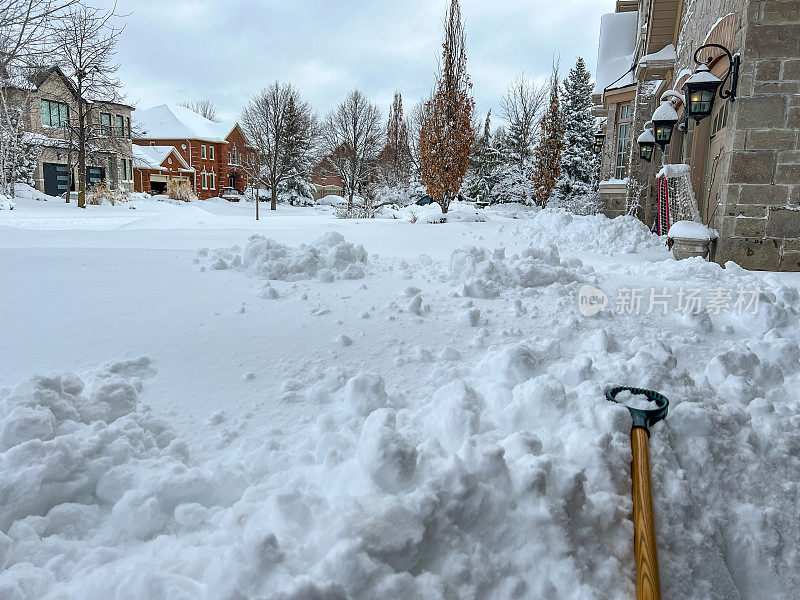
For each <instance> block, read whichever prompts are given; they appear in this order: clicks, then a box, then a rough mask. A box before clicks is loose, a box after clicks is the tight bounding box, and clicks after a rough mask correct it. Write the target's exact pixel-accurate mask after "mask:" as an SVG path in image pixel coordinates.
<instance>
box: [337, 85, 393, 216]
mask: <svg viewBox="0 0 800 600" xmlns="http://www.w3.org/2000/svg"><path fill="white" fill-rule="evenodd" d="M380 120H381V112H380V110H379V109H378V107H377V106H375V105H374V104H372V103H371V102H370V101H369V100H367V98H366V96H364V94H362V93H361V92H360V91H358V90H353V91H352V92H350V94H348V96H347V98H345V100H344V101H343V102H342V103H341V104H340V105H339V106H338V107H337V108H336V109H335V110H333V111H332V112H331V113H330V114H328V116H327V118H326V119H325V124H324V126H323V128H322V145H323V149H324V151H325V153H326V154H327V159H328V162H329V163H330V164H331V165H332V167H333V169H334V171H335V172H336V174H337V175H339V177H340V178H341V180H342V183H343V185H344V189H345V191H346V193H347V205H348V207H350V208H352V206H353V196H354V195H355V193H356V191H358V190H360V189H362V188H363V187H364V186H365V185H366V184H367V183H368V182H369V181H370V179H371V177H372V175H373V173H374V170H375V164H376V162H377V159H378V153H379V152H380V150H381V142H382V138H383V136H382V135H381V133H382V132H381V129H382V128H381V123H380Z"/></svg>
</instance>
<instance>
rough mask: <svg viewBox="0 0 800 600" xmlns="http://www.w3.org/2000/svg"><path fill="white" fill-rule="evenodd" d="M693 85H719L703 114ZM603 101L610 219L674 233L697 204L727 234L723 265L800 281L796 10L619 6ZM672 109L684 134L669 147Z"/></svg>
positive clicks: (603, 43)
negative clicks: (662, 117)
mask: <svg viewBox="0 0 800 600" xmlns="http://www.w3.org/2000/svg"><path fill="white" fill-rule="evenodd" d="M695 59H697V61H696V60H695ZM700 63H705V64H704V66H702V67H701V65H700ZM700 71H702V73H701V72H700ZM698 73H699V74H698ZM690 78H692V80H691V81H690V82H689V83H690V85H692V84H694V83H696V82H701V81H702V82H709V81H712V82H713V81H717V82H721V83H720V85H719V87H718V88H717V89H716V91H715V92H714V93H712V94H711V95H710V96H709V97H707V98H705V100H704V103H703V102H700V99H701V97H700V96H698V95H697V92H692V93H691V94H688V93H687V91H688V90H689V88H687V87H686V83H687V81H688V80H690ZM692 89H699V88H692ZM730 91H732V92H733V94H729V92H730ZM720 92H724V93H720ZM662 98H666V99H665V100H664V101H663V102H662ZM594 101H595V107H594V111H593V112H594V114H595V116H596V117H598V118H599V119H600V129H601V130H600V131H599V132H598V133H600V134H604V135H605V137H604V138H603V137H600V136H598V140H602V143H601V144H598V145H597V148H598V150H599V151H600V153H601V159H602V166H601V179H602V181H601V183H600V186H599V190H600V198H601V201H602V204H603V207H604V212H605V214H606V215H607V216H611V217H613V216H616V215H620V214H625V213H630V214H636V215H637V216H638V217H639V218H640V219H641V220H642V221H644V222H645V224H647V225H648V226H652V227H653V229H654V230H660V231H661V230H663V231H666V230H668V227H666V228H665V227H663V226H664V225H667V226H668V225H669V224H670V219H674V218H675V217H676V214H675V210H676V204H677V202H676V201H677V200H680V202H682V203H685V202H688V203H690V205H691V206H690V208H691V209H692V210H691V211H690V212H692V213H694V214H695V215H696V218H697V219H699V220H701V221H702V222H703V223H705V224H706V225H708V226H710V227H712V228H714V229H716V231H717V232H718V234H719V239H718V241H717V246H716V253H715V257H714V260H716V261H717V262H719V263H720V264H724V263H725V262H727V261H734V262H736V263H738V264H739V265H741V266H743V267H745V268H750V269H768V270H791V271H798V270H800V11H798V2H796V1H788V2H778V1H767V0H714V1H713V2H711V1H700V0H618V1H617V3H616V10H615V12H614V13H611V14H607V15H604V16H603V17H602V19H601V22H600V40H599V44H598V55H597V72H596V87H595V94H594ZM687 102H689V103H690V104H691V105H692V107H693V109H692V110H695V109H697V110H700V109H703V110H705V111H706V112H704V113H702V114H700V113H697V112H695V113H693V115H692V116H691V117H690V116H689V112H690V111H689V110H688V109H687ZM665 103H666V104H669V108H664V109H663V110H661V111H660V113H661V114H666V113H669V114H670V115H676V116H677V122H676V123H675V124H674V127H672V129H671V137H670V136H665V138H664V139H662V140H661V141H660V142H664V141H666V143H660V142H658V141H656V138H654V137H653V136H652V125H653V121H659V118H657V115H658V114H659V113H656V109H660V108H661V107H663V106H665ZM673 110H674V112H673ZM646 125H647V126H651V129H648V130H647V131H646V127H645V126H646ZM664 131H666V130H664ZM648 132H651V133H650V134H649V137H648ZM651 139H652V140H654V141H656V143H653V142H651V141H649V140H651ZM640 141H641V142H644V143H645V145H644V146H643V150H640V147H639V142H640ZM647 143H649V144H651V145H650V147H649V149H648V147H647ZM653 148H655V149H653ZM662 148H663V151H662ZM664 164H668V165H671V166H670V167H669V168H667V169H665V168H663V165H664Z"/></svg>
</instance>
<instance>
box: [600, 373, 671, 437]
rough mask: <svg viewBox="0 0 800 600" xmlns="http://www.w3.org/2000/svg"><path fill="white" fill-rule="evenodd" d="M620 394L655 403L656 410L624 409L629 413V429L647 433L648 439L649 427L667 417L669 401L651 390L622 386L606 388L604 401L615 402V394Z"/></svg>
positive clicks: (628, 407)
mask: <svg viewBox="0 0 800 600" xmlns="http://www.w3.org/2000/svg"><path fill="white" fill-rule="evenodd" d="M620 392H630V393H631V394H634V395H636V396H646V397H647V398H648V399H649V400H650V401H651V402H655V404H656V408H652V409H649V410H644V409H641V408H631V407H630V406H626V407H625V408H627V409H628V411H629V412H630V413H631V419H632V420H633V424H632V426H631V429H636V428H637V427H641V428H642V429H644V430H645V431H646V432H647V436H648V437H649V436H650V427H652V426H653V425H655V424H656V423H658V422H659V421H661V420H663V419H664V418H665V417H666V416H667V412H668V411H669V400H667V397H666V396H664V395H663V394H659V393H658V392H654V391H653V390H646V389H644V388H637V387H627V386H624V385H619V386H616V387H612V388H608V389H607V390H606V400H610V401H611V402H617V394H619V393H620Z"/></svg>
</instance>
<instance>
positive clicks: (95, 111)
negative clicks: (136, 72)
mask: <svg viewBox="0 0 800 600" xmlns="http://www.w3.org/2000/svg"><path fill="white" fill-rule="evenodd" d="M4 93H5V94H6V98H7V101H8V105H9V106H10V107H18V108H20V109H22V119H23V123H24V129H25V132H26V134H27V136H28V139H29V140H30V141H31V142H34V143H36V144H37V145H39V146H40V147H41V148H42V153H41V155H40V156H39V159H38V161H37V165H36V170H35V173H34V176H33V178H34V182H35V187H36V188H37V189H38V190H39V191H41V192H44V193H45V194H48V195H50V196H59V195H61V194H63V193H64V192H66V191H67V190H75V189H76V186H75V181H76V180H77V166H76V162H77V158H78V155H77V145H76V143H75V141H74V140H75V137H76V133H75V128H74V127H72V126H71V124H73V125H74V122H75V121H74V120H75V118H76V115H77V114H78V101H79V100H78V96H77V92H76V90H75V86H74V84H73V82H72V81H70V79H69V78H68V77H67V76H66V75H65V74H64V72H63V71H62V70H61V69H60V68H59V67H58V66H52V67H50V68H47V69H42V70H39V71H37V72H35V73H34V74H33V75H32V76H30V77H26V78H23V77H19V78H17V79H16V80H15V81H14V83H13V84H11V85H8V86H6V87H5V88H4ZM84 102H85V104H84V111H85V112H86V114H87V130H88V131H89V133H90V142H89V144H88V146H89V147H90V149H91V151H90V152H89V153H88V154H87V157H86V163H87V169H86V183H87V187H90V186H91V185H93V184H95V183H99V182H101V181H105V182H106V183H107V184H108V185H109V187H111V189H123V190H126V189H127V190H130V189H133V169H132V166H133V149H132V146H131V112H132V111H133V110H134V109H133V108H132V107H131V106H128V105H126V104H121V103H118V102H109V101H104V100H103V99H96V100H93V101H91V102H86V101H84Z"/></svg>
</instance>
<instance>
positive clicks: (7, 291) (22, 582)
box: [0, 199, 800, 600]
mask: <svg viewBox="0 0 800 600" xmlns="http://www.w3.org/2000/svg"><path fill="white" fill-rule="evenodd" d="M131 207H135V208H131ZM252 208H253V207H252V205H246V204H239V205H230V204H227V203H221V202H197V203H192V204H190V205H173V204H167V203H159V202H154V201H150V200H142V201H136V202H133V203H130V205H119V206H116V207H110V206H101V207H89V208H87V209H86V210H85V211H79V210H78V209H76V208H75V207H74V206H71V205H64V204H61V203H56V202H37V201H35V200H32V199H20V200H18V201H17V202H16V207H15V210H13V211H3V212H0V282H2V289H3V294H2V310H1V311H0V569H2V571H0V598H2V599H3V600H6V599H8V600H20V599H23V600H29V599H45V598H46V599H51V600H56V599H59V600H60V599H66V598H69V599H72V598H75V599H78V598H80V599H94V598H117V599H125V600H127V599H136V600H145V599H155V598H164V599H170V600H198V599H204V600H219V599H230V600H243V599H264V600H273V599H274V600H278V599H281V600H288V599H292V600H311V599H319V600H343V599H347V598H352V599H354V600H355V599H359V600H360V599H375V600H379V599H380V600H384V599H395V598H397V599H400V598H402V599H404V600H405V599H420V600H435V599H439V598H441V599H455V598H458V599H462V598H464V599H475V600H479V599H480V600H484V599H493V600H506V599H513V598H525V599H554V600H561V599H567V598H580V599H581V600H584V599H597V600H613V599H620V600H621V599H629V598H632V597H634V563H633V548H632V538H633V524H632V521H631V500H630V473H629V468H630V467H629V463H630V458H631V457H630V448H629V431H630V418H629V416H628V414H627V411H626V410H624V409H623V408H620V407H617V406H616V405H613V404H611V403H609V402H607V401H605V400H604V396H603V392H604V390H605V388H606V387H607V386H609V385H612V384H624V385H637V386H642V387H648V388H652V389H655V390H657V391H660V392H662V393H664V394H665V395H666V396H667V397H668V398H669V399H670V401H671V410H670V415H669V416H668V418H667V419H666V421H665V422H664V423H662V424H659V425H657V426H656V427H655V428H654V429H653V432H652V437H651V440H650V442H651V466H652V470H653V473H652V475H653V491H654V500H655V505H656V506H655V509H656V531H657V536H658V543H659V559H660V566H661V581H662V589H663V597H664V598H681V599H690V598H691V599H698V600H700V599H703V600H705V599H720V600H722V599H726V600H727V599H735V598H741V599H750V598H758V599H762V598H770V599H782V598H787V599H788V598H794V597H796V591H797V589H800V575H798V554H797V548H798V547H800V521H799V520H798V511H800V501H799V500H798V499H799V498H800V483H799V482H800V428H799V427H798V426H800V413H799V412H798V411H799V410H800V397H798V394H797V389H798V384H800V348H798V344H797V340H798V335H799V334H800V326H799V325H798V314H799V313H800V294H799V293H798V287H797V284H798V281H799V280H798V278H797V277H796V276H794V275H779V274H768V273H750V272H747V271H743V270H742V269H739V268H738V267H736V266H735V265H729V267H728V268H727V269H722V268H721V267H719V266H717V265H713V264H707V263H704V262H702V261H700V260H699V259H692V260H689V261H683V262H680V263H677V262H675V261H674V260H673V259H672V258H671V256H670V255H669V254H668V253H667V251H666V250H665V249H664V248H663V244H662V242H661V241H660V240H659V239H657V238H654V237H653V236H651V235H650V234H649V233H648V232H647V230H646V228H644V227H643V226H642V225H641V224H639V223H638V222H636V221H635V220H632V219H616V220H614V221H609V220H608V219H605V218H603V217H572V216H570V215H568V214H566V213H560V212H552V211H544V212H538V213H533V212H527V211H525V210H521V209H519V207H498V208H496V209H495V208H492V209H487V210H485V211H481V212H480V213H477V217H476V213H475V211H474V210H473V209H471V208H470V207H469V206H460V207H459V206H456V207H454V208H455V209H456V214H455V215H454V217H453V218H452V219H449V220H448V222H447V223H435V221H436V220H437V219H435V218H432V217H433V215H434V211H433V209H430V212H429V211H427V210H425V209H420V208H418V207H417V208H415V209H414V212H415V213H416V214H415V215H414V216H416V219H413V220H415V221H416V222H415V223H411V222H410V220H412V211H411V210H410V209H403V210H401V211H399V212H397V213H393V214H392V215H386V216H395V217H398V218H397V219H388V218H386V219H376V220H371V221H340V220H336V219H334V218H333V217H332V213H331V211H330V209H329V208H319V209H317V208H291V207H285V206H281V207H280V210H279V211H277V212H275V213H271V212H269V211H266V210H265V211H262V220H261V221H259V222H258V223H256V222H255V221H253V217H252V215H251V209H252ZM585 286H592V287H593V288H597V289H598V290H599V291H600V293H605V294H607V297H608V307H607V309H606V310H605V311H602V312H600V313H599V314H597V315H594V316H591V317H584V316H581V312H580V311H579V296H581V295H582V294H584V293H585V292H582V290H586V289H591V288H585ZM693 290H699V291H698V292H697V293H695V292H694V291H693ZM725 290H728V292H729V294H728V293H726V292H725ZM726 297H727V299H728V303H727V308H726V306H724V305H723V304H724V303H723V300H724V299H725V298H726ZM690 298H700V301H702V311H700V312H699V314H693V313H694V312H695V311H693V310H691V307H692V306H693V305H692V304H691V303H690V302H689V299H690ZM637 299H638V300H637ZM754 299H757V301H754ZM754 304H755V306H754ZM687 307H689V308H687ZM707 310H710V313H709V312H707Z"/></svg>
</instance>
